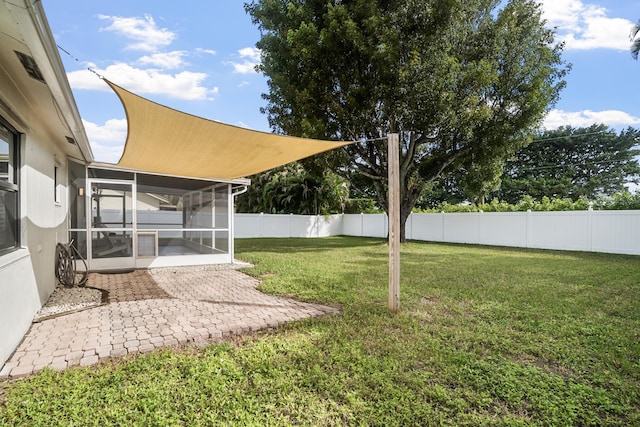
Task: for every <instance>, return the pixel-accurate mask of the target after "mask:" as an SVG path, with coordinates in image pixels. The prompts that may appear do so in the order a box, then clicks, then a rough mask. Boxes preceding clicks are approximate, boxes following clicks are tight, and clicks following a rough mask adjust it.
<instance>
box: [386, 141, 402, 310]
mask: <svg viewBox="0 0 640 427" xmlns="http://www.w3.org/2000/svg"><path fill="white" fill-rule="evenodd" d="M388 138H389V143H388V149H387V161H388V165H387V166H388V168H389V184H388V187H389V311H390V312H391V313H397V312H398V311H399V310H400V140H399V136H398V134H397V133H390V134H389V135H388Z"/></svg>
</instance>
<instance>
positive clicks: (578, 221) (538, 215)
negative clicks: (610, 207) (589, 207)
mask: <svg viewBox="0 0 640 427" xmlns="http://www.w3.org/2000/svg"><path fill="white" fill-rule="evenodd" d="M529 218H530V221H529V247H530V248H540V249H560V250H567V251H588V250H589V237H588V236H589V233H590V227H589V212H588V211H573V212H531V214H530V217H529Z"/></svg>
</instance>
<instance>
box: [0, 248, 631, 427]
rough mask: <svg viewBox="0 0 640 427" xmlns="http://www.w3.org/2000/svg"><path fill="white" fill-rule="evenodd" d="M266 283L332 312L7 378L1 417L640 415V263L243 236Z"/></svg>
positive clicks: (524, 421) (365, 419)
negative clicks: (392, 298)
mask: <svg viewBox="0 0 640 427" xmlns="http://www.w3.org/2000/svg"><path fill="white" fill-rule="evenodd" d="M236 244H237V254H236V255H237V257H238V258H241V259H244V260H247V261H250V262H252V263H254V264H255V265H256V267H255V268H253V269H249V270H247V271H246V272H247V273H248V274H251V275H254V276H256V277H259V278H261V279H262V280H263V281H264V283H263V285H262V286H261V289H262V290H264V291H265V292H268V293H275V294H281V295H290V296H293V297H296V298H298V299H301V300H305V301H313V302H321V303H324V304H329V305H333V306H339V307H341V309H342V314H340V315H337V316H332V317H328V318H322V319H315V320H307V321H303V322H298V323H295V324H290V325H287V326H285V327H282V328H278V329H276V330H275V331H271V332H264V333H260V334H255V335H253V336H250V337H247V338H244V339H241V340H235V341H233V342H228V343H223V344H213V345H211V346H209V347H207V348H204V349H195V348H187V349H182V350H179V349H168V350H164V351H157V352H154V353H151V354H147V355H144V356H140V357H132V358H125V359H120V360H114V361H111V362H109V363H104V364H101V365H99V366H98V367H93V368H74V369H69V370H67V371H64V372H53V371H50V370H45V371H43V372H41V373H39V374H37V375H35V376H33V377H31V378H29V379H27V380H22V381H18V382H16V383H14V384H10V385H6V386H5V389H4V402H3V403H2V404H0V424H8V425H13V424H25V425H47V426H49V425H59V424H62V425H101V426H102V425H220V424H223V425H380V426H392V425H401V426H406V425H455V426H458V425H470V426H477V425H549V426H556V425H557V426H564V425H640V403H639V402H640V257H633V256H619V255H604V254H588V253H575V252H553V251H534V250H520V249H504V248H490V247H477V246H463V245H445V244H430V243H408V244H405V245H403V246H402V276H401V277H402V278H401V297H400V298H401V307H402V308H401V312H400V313H399V314H397V315H390V314H389V312H388V310H387V301H388V297H387V286H388V279H387V271H388V264H387V251H388V249H387V246H386V244H385V243H384V242H383V241H381V240H376V239H367V238H347V237H334V238H326V239H249V240H238V241H237V242H236Z"/></svg>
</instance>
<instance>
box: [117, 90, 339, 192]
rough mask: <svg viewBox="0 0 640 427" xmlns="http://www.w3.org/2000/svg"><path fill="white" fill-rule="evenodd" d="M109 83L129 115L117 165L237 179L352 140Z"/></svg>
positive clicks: (193, 175) (159, 171) (163, 172)
mask: <svg viewBox="0 0 640 427" xmlns="http://www.w3.org/2000/svg"><path fill="white" fill-rule="evenodd" d="M105 81H106V82H107V83H108V84H109V86H111V88H112V89H113V90H114V91H115V92H116V94H117V95H118V96H119V97H120V100H121V101H122V105H123V106H124V109H125V111H126V113H127V125H128V132H127V142H126V144H125V148H124V153H123V154H122V157H121V158H120V161H119V162H118V165H119V166H123V167H127V168H131V169H138V170H142V171H147V172H156V173H162V174H167V175H179V176H189V177H194V178H220V179H235V178H240V177H245V176H249V175H253V174H255V173H258V172H263V171H266V170H269V169H272V168H275V167H278V166H281V165H284V164H287V163H289V162H293V161H295V160H300V159H303V158H305V157H309V156H312V155H314V154H318V153H322V152H324V151H328V150H331V149H334V148H338V147H342V146H344V145H347V144H351V142H330V141H319V140H314V139H305V138H294V137H289V136H282V135H276V134H272V133H266V132H258V131H254V130H249V129H243V128H239V127H236V126H231V125H227V124H224V123H220V122H216V121H213V120H207V119H203V118H201V117H196V116H192V115H190V114H186V113H183V112H180V111H177V110H174V109H171V108H168V107H165V106H164V105H160V104H157V103H155V102H152V101H149V100H148V99H145V98H142V97H140V96H138V95H135V94H133V93H131V92H129V91H127V90H125V89H123V88H121V87H120V86H118V85H116V84H114V83H111V82H110V81H108V80H106V79H105Z"/></svg>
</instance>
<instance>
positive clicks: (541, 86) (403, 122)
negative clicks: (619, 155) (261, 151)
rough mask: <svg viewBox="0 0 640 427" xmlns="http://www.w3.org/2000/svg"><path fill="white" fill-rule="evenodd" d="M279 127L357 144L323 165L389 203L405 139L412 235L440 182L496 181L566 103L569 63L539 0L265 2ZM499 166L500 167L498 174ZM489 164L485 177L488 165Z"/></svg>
mask: <svg viewBox="0 0 640 427" xmlns="http://www.w3.org/2000/svg"><path fill="white" fill-rule="evenodd" d="M245 7H246V9H247V11H248V12H249V13H250V15H251V16H252V19H253V21H254V23H255V24H257V25H258V26H259V28H260V30H261V39H260V40H259V42H258V43H257V47H258V48H260V49H261V51H262V63H261V65H260V67H259V68H260V70H261V71H262V72H263V73H264V74H265V75H266V76H267V78H268V86H269V93H268V94H264V95H263V96H264V98H265V100H266V101H267V106H266V107H265V108H264V109H263V111H264V112H266V113H267V115H268V119H269V122H270V125H271V126H272V128H273V130H274V131H275V132H277V133H284V134H290V135H298V136H306V137H313V138H324V139H339V140H355V141H358V142H357V143H355V144H353V145H350V146H348V147H346V148H344V149H343V150H341V151H339V152H337V153H336V152H334V153H333V154H331V155H329V156H328V158H327V157H324V158H322V162H324V163H326V164H329V165H333V166H334V167H335V170H337V171H339V172H343V173H345V174H353V173H357V174H359V175H360V179H358V180H354V181H357V182H359V183H360V184H362V185H363V186H367V187H368V188H373V189H374V191H375V194H376V199H377V201H378V203H379V204H380V206H382V207H383V208H384V209H385V210H386V211H388V207H387V197H386V194H387V174H388V172H387V145H386V141H383V140H381V138H383V137H385V136H386V135H387V134H388V133H391V132H397V133H399V134H400V145H401V147H400V150H401V151H400V165H401V166H400V167H401V170H400V194H401V226H402V229H401V238H402V239H403V240H404V224H405V221H406V218H407V217H408V215H409V214H410V213H411V209H412V208H413V206H414V205H415V202H416V200H417V199H418V198H419V197H420V195H421V193H422V192H423V190H424V189H425V186H426V185H428V184H429V183H430V182H432V181H433V180H435V179H437V178H438V177H440V176H441V175H443V174H446V173H447V172H449V171H452V170H457V169H460V168H464V169H465V170H468V171H474V172H477V175H481V176H484V177H485V178H486V177H487V175H491V176H490V178H494V176H495V174H496V173H498V172H496V171H497V170H498V171H499V168H497V169H496V164H498V165H500V164H501V162H502V161H503V159H505V158H506V157H508V156H509V155H510V154H512V153H513V152H514V151H515V150H516V149H518V148H521V147H522V146H524V145H525V144H526V143H527V142H528V141H529V139H530V129H531V128H532V126H533V125H535V124H537V123H538V122H539V120H540V119H541V117H542V116H543V114H544V113H545V111H547V109H548V108H549V107H550V106H551V105H552V104H553V103H554V102H555V101H556V100H557V98H558V92H559V90H560V89H561V88H562V86H563V85H564V82H563V76H564V74H565V73H566V72H567V69H568V67H567V66H566V65H565V63H564V62H563V61H562V59H561V56H560V54H561V49H562V46H561V45H558V44H554V34H553V32H552V31H551V30H549V29H548V28H546V27H545V23H544V22H543V21H542V19H541V16H540V7H539V5H538V4H537V2H536V1H532V0H511V1H508V2H506V4H505V2H504V1H500V0H403V1H401V0H348V1H347V0H305V1H293V0H254V1H253V2H252V3H250V4H246V5H245ZM487 170H489V171H490V172H487ZM480 171H481V172H480Z"/></svg>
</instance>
